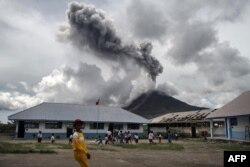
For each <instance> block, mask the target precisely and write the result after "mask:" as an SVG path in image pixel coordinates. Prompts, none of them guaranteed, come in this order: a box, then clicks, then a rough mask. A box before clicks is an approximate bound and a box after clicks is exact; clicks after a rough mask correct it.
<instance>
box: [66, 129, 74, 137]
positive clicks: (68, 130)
mask: <svg viewBox="0 0 250 167" xmlns="http://www.w3.org/2000/svg"><path fill="white" fill-rule="evenodd" d="M71 134H73V128H71V127H67V137H69V136H70V135H71Z"/></svg>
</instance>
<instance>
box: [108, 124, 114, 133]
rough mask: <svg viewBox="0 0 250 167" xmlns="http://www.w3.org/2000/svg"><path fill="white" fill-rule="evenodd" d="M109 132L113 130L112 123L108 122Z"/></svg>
mask: <svg viewBox="0 0 250 167" xmlns="http://www.w3.org/2000/svg"><path fill="white" fill-rule="evenodd" d="M108 130H109V131H110V132H112V134H113V131H114V124H113V123H110V124H109V129H108Z"/></svg>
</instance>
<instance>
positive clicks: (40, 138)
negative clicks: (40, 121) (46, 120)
mask: <svg viewBox="0 0 250 167" xmlns="http://www.w3.org/2000/svg"><path fill="white" fill-rule="evenodd" d="M42 139H43V134H42V131H39V132H38V134H37V142H38V143H41V142H42Z"/></svg>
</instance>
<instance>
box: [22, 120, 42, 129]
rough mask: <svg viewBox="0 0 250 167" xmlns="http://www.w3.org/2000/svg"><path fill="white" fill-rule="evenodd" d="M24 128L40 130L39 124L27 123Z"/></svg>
mask: <svg viewBox="0 0 250 167" xmlns="http://www.w3.org/2000/svg"><path fill="white" fill-rule="evenodd" d="M24 128H28V129H39V123H38V122H25V123H24Z"/></svg>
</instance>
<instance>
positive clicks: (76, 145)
mask: <svg viewBox="0 0 250 167" xmlns="http://www.w3.org/2000/svg"><path fill="white" fill-rule="evenodd" d="M82 124H83V122H82V121H81V120H80V119H77V120H75V124H74V125H75V128H76V132H74V134H73V150H74V158H75V160H76V161H77V162H78V163H79V164H80V166H81V167H89V163H88V159H90V154H89V153H88V149H87V145H86V143H85V141H84V135H83V133H82V132H81V128H82Z"/></svg>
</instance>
